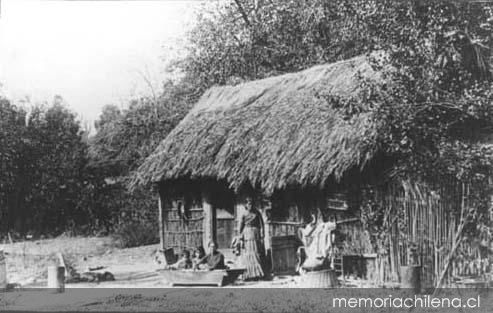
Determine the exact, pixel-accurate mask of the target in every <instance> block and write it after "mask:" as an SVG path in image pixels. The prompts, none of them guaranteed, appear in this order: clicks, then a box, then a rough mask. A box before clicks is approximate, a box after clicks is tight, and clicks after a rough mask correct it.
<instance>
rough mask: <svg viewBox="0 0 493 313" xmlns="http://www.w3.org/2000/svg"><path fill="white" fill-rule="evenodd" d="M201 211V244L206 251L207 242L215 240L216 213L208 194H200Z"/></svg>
mask: <svg viewBox="0 0 493 313" xmlns="http://www.w3.org/2000/svg"><path fill="white" fill-rule="evenodd" d="M202 210H203V211H204V224H203V227H204V236H203V237H202V243H203V246H204V248H206V249H207V247H208V245H209V242H210V241H212V240H213V241H215V240H216V211H215V210H214V207H213V206H212V203H211V200H210V193H209V192H203V193H202Z"/></svg>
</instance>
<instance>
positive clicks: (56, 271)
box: [48, 266, 65, 292]
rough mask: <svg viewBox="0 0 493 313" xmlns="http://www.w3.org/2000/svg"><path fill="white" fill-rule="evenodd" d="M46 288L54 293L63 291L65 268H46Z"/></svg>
mask: <svg viewBox="0 0 493 313" xmlns="http://www.w3.org/2000/svg"><path fill="white" fill-rule="evenodd" d="M48 288H51V289H53V291H54V292H64V291H65V268H64V267H62V266H48Z"/></svg>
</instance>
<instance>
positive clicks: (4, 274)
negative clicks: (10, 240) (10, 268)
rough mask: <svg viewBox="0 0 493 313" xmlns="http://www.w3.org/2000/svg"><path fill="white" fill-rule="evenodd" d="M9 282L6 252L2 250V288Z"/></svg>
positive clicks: (0, 278) (0, 284)
mask: <svg viewBox="0 0 493 313" xmlns="http://www.w3.org/2000/svg"><path fill="white" fill-rule="evenodd" d="M7 284H8V282H7V263H6V262H5V254H4V253H3V251H1V250H0V289H6V288H7Z"/></svg>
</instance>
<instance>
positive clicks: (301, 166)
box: [135, 56, 376, 193]
mask: <svg viewBox="0 0 493 313" xmlns="http://www.w3.org/2000/svg"><path fill="white" fill-rule="evenodd" d="M372 76H375V75H374V71H373V70H372V68H371V66H370V64H369V63H368V61H367V59H366V57H364V56H360V57H356V58H353V59H350V60H346V61H342V62H337V63H334V64H328V65H319V66H315V67H312V68H310V69H307V70H304V71H302V72H298V73H292V74H286V75H282V76H277V77H271V78H267V79H262V80H258V81H252V82H248V83H244V84H240V85H237V86H226V87H214V88H211V89H209V90H208V91H207V92H206V93H205V94H204V95H203V96H202V98H201V99H200V100H199V102H198V103H197V105H196V106H195V107H194V109H192V111H191V112H190V113H189V114H188V115H187V116H186V117H185V119H183V121H182V122H181V123H180V124H179V125H178V126H177V127H176V128H175V129H174V130H173V131H172V132H171V133H170V134H169V136H168V137H167V138H166V139H165V140H164V141H163V142H162V143H161V144H160V145H159V147H158V148H157V149H156V151H155V152H154V153H153V154H152V155H151V156H150V157H149V158H148V159H147V160H146V161H145V163H144V164H143V165H142V166H141V167H140V169H139V171H138V172H137V176H136V177H137V178H136V180H135V182H138V183H147V182H150V181H152V182H159V181H165V180H169V179H175V178H182V177H188V178H192V179H194V178H215V179H224V180H226V181H228V182H229V183H230V185H231V187H233V188H238V187H240V186H242V185H243V184H244V183H249V184H251V185H252V186H260V187H261V188H262V189H263V190H264V191H265V192H267V193H271V192H272V191H274V190H275V189H280V188H283V187H286V186H288V185H301V186H309V185H311V186H322V185H324V183H325V182H326V181H327V179H328V178H329V177H331V176H333V177H335V178H341V177H342V176H343V174H344V173H345V172H346V171H347V170H349V169H351V168H355V167H357V166H359V167H361V168H362V167H363V166H364V165H365V164H366V162H368V161H369V160H370V159H371V158H372V157H373V155H374V154H375V136H376V131H375V129H374V127H373V125H372V121H371V119H370V116H369V114H368V113H361V114H358V115H355V116H353V117H352V118H351V119H345V118H343V116H342V114H341V113H339V112H338V111H337V110H336V109H335V108H333V107H331V105H330V104H329V103H328V102H327V101H326V100H325V99H324V97H320V94H331V95H338V96H342V97H348V96H351V95H354V94H355V93H357V92H358V90H359V88H360V83H361V81H360V79H361V77H366V78H371V77H372Z"/></svg>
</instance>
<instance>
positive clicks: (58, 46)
mask: <svg viewBox="0 0 493 313" xmlns="http://www.w3.org/2000/svg"><path fill="white" fill-rule="evenodd" d="M0 1H1V17H0V84H1V85H2V86H1V87H0V88H1V91H2V92H3V93H4V94H5V95H6V96H8V97H9V98H10V99H11V100H13V101H14V102H17V103H18V102H19V101H20V100H22V99H25V98H26V97H29V99H30V101H31V103H36V102H43V101H48V102H51V101H52V99H53V97H54V96H55V95H61V96H62V97H63V98H64V99H65V101H66V102H67V103H68V106H69V107H70V108H71V109H72V110H73V111H75V112H77V113H78V115H79V117H80V118H81V120H83V121H85V123H88V122H89V124H92V123H93V122H94V120H96V119H97V117H98V115H99V114H100V112H101V109H102V107H103V106H104V105H106V104H116V105H118V106H120V107H124V106H125V103H126V100H128V99H129V98H130V97H133V96H139V95H144V94H150V93H151V87H150V86H149V85H151V86H152V88H154V89H159V87H160V82H162V81H163V79H164V78H165V77H166V73H165V72H164V68H165V62H166V61H167V60H170V59H171V58H173V56H175V55H176V54H177V53H178V54H179V53H180V51H182V50H181V49H182V48H181V47H183V37H184V35H185V31H186V30H187V29H189V28H190V27H191V25H192V24H193V16H194V12H195V10H196V8H197V5H198V4H199V1H196V0H189V1H186V0H185V1H183V0H154V1H146V0H135V1H104V0H97V1H62V0H0Z"/></svg>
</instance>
